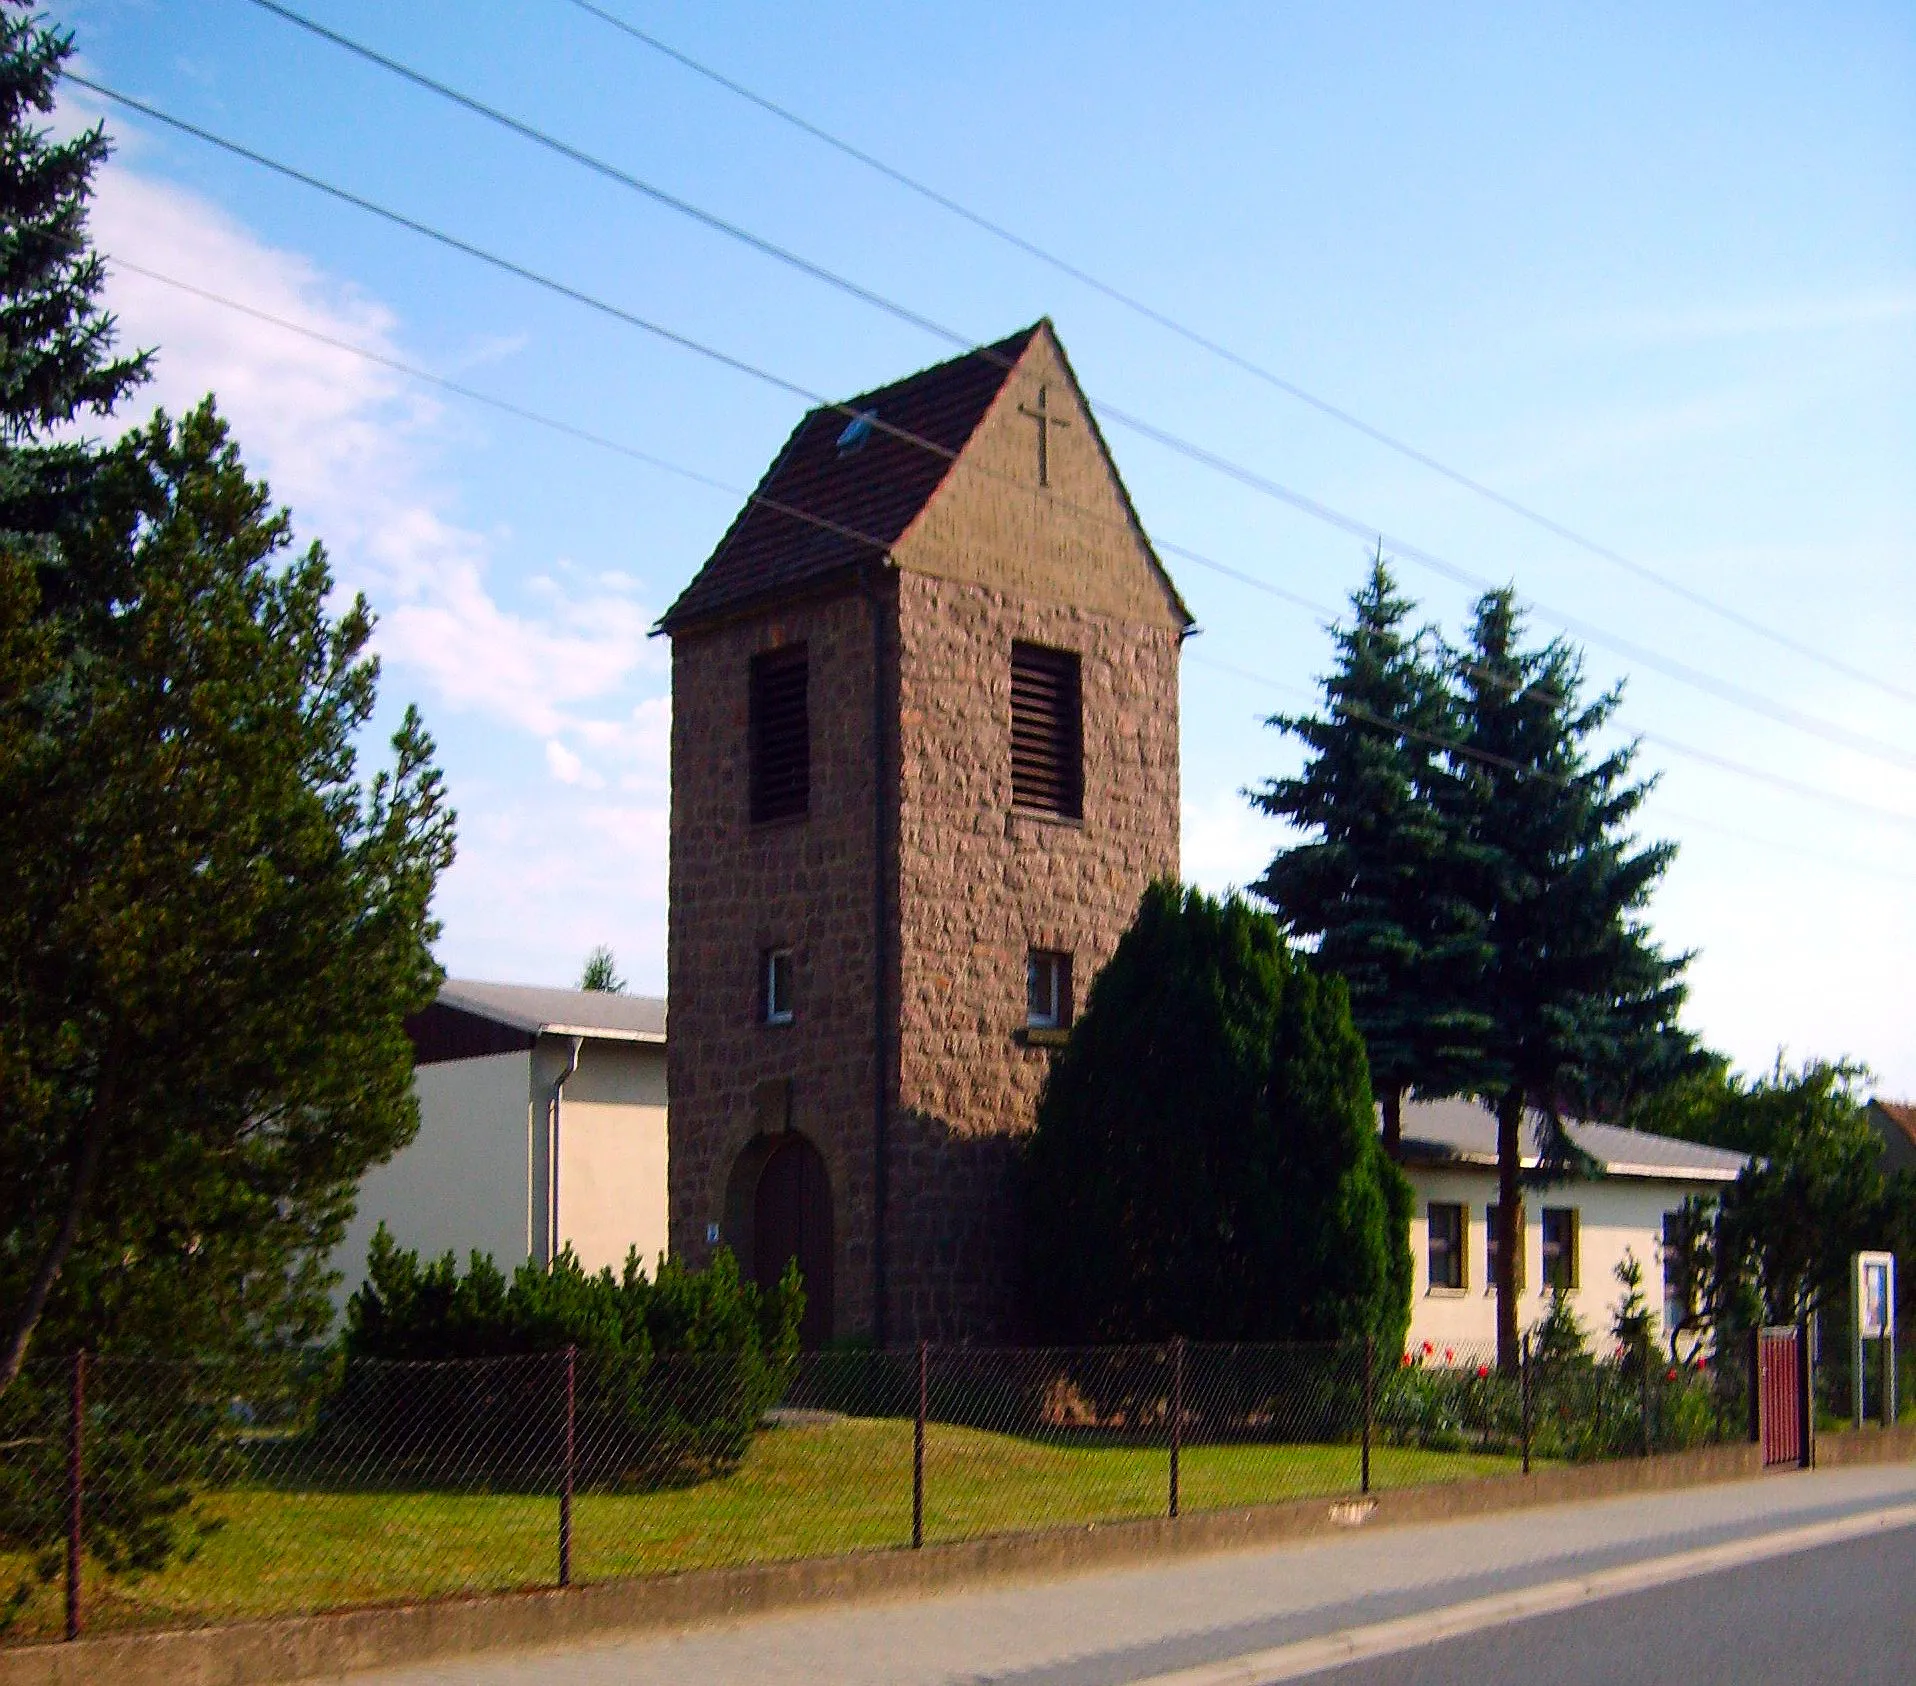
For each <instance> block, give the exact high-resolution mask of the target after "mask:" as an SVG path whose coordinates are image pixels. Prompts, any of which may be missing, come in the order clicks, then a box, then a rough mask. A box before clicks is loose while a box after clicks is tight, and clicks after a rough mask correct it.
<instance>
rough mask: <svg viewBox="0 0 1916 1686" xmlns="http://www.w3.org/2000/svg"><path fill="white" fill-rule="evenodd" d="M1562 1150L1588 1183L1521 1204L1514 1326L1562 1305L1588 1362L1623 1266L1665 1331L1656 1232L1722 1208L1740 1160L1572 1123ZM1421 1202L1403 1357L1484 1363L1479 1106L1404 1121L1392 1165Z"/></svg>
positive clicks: (1492, 1163)
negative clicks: (1587, 1162) (1630, 1267)
mask: <svg viewBox="0 0 1916 1686" xmlns="http://www.w3.org/2000/svg"><path fill="white" fill-rule="evenodd" d="M1537 1122H1538V1119H1537V1115H1535V1114H1532V1115H1531V1116H1530V1117H1529V1118H1527V1119H1526V1120H1525V1124H1524V1159H1523V1163H1524V1166H1525V1167H1526V1168H1527V1169H1534V1168H1535V1167H1536V1165H1537V1163H1538V1159H1537V1131H1536V1126H1537ZM1567 1129H1568V1131H1569V1135H1570V1139H1571V1141H1572V1142H1574V1143H1575V1144H1576V1146H1577V1147H1578V1148H1580V1149H1581V1150H1582V1151H1583V1152H1584V1153H1585V1154H1587V1155H1588V1156H1589V1157H1590V1159H1591V1160H1592V1161H1593V1163H1594V1166H1595V1171H1594V1174H1592V1175H1589V1176H1579V1177H1575V1178H1571V1179H1569V1180H1566V1181H1562V1182H1555V1183H1551V1184H1548V1185H1546V1186H1544V1187H1541V1188H1539V1187H1536V1186H1526V1187H1525V1189H1524V1191H1523V1210H1524V1223H1523V1228H1522V1232H1521V1240H1522V1249H1523V1251H1522V1258H1521V1262H1520V1265H1519V1270H1518V1281H1519V1284H1520V1287H1521V1299H1520V1310H1519V1313H1518V1322H1519V1325H1520V1326H1521V1327H1522V1328H1524V1329H1529V1328H1531V1327H1533V1326H1534V1325H1535V1324H1536V1322H1537V1321H1538V1319H1539V1318H1541V1317H1542V1316H1543V1314H1544V1313H1545V1312H1546V1311H1548V1310H1549V1309H1550V1299H1551V1294H1552V1291H1553V1289H1554V1288H1555V1287H1556V1286H1557V1285H1558V1284H1559V1283H1561V1284H1562V1285H1563V1286H1564V1287H1565V1288H1566V1289H1567V1290H1568V1294H1569V1303H1570V1305H1571V1306H1572V1307H1573V1308H1574V1309H1575V1311H1576V1313H1577V1316H1578V1318H1579V1319H1580V1320H1581V1321H1582V1323H1583V1326H1584V1328H1585V1329H1586V1330H1587V1331H1588V1332H1589V1334H1590V1338H1591V1345H1592V1347H1593V1349H1594V1350H1596V1351H1598V1352H1603V1351H1605V1350H1607V1349H1608V1347H1609V1344H1610V1323H1611V1319H1612V1317H1613V1316H1614V1315H1615V1313H1616V1309H1617V1306H1618V1304H1619V1303H1620V1302H1621V1300H1622V1298H1623V1289H1622V1287H1621V1286H1620V1285H1619V1283H1618V1281H1617V1276H1616V1271H1617V1266H1618V1265H1619V1264H1620V1263H1621V1262H1622V1260H1623V1257H1624V1254H1625V1253H1626V1252H1627V1253H1630V1254H1633V1255H1634V1256H1635V1258H1636V1260H1637V1263H1638V1264H1640V1265H1641V1266H1642V1267H1643V1296H1644V1298H1645V1300H1647V1301H1648V1302H1649V1305H1650V1307H1651V1309H1652V1310H1654V1311H1656V1312H1657V1313H1658V1316H1659V1328H1661V1327H1662V1326H1663V1325H1664V1324H1665V1323H1667V1319H1668V1311H1667V1309H1666V1305H1665V1302H1666V1298H1667V1295H1666V1293H1665V1282H1664V1275H1663V1225H1664V1219H1665V1218H1666V1217H1667V1216H1669V1215H1670V1214H1671V1213H1674V1212H1675V1211H1676V1210H1677V1209H1678V1208H1679V1207H1681V1206H1682V1204H1683V1202H1684V1200H1685V1199H1687V1198H1688V1197H1689V1196H1690V1195H1693V1194H1703V1195H1720V1194H1721V1193H1722V1192H1723V1191H1724V1189H1725V1187H1726V1186H1727V1185H1728V1184H1730V1183H1733V1182H1735V1181H1736V1179H1737V1176H1738V1174H1739V1173H1740V1172H1741V1171H1742V1169H1743V1167H1744V1164H1745V1162H1746V1161H1745V1160H1744V1157H1743V1155H1742V1154H1739V1153H1726V1152H1724V1151H1723V1150H1721V1149H1719V1148H1712V1147H1699V1146H1697V1145H1696V1144H1694V1143H1692V1142H1683V1141H1675V1140H1672V1139H1671V1138H1670V1137H1668V1136H1653V1135H1649V1134H1647V1133H1645V1132H1643V1131H1640V1130H1620V1129H1616V1128H1614V1127H1612V1126H1609V1125H1604V1124H1581V1123H1572V1124H1569V1125H1568V1126H1567ZM1400 1162H1401V1163H1402V1165H1403V1168H1404V1172H1405V1174H1406V1175H1407V1176H1408V1177H1409V1178H1410V1181H1411V1185H1412V1187H1413V1188H1415V1190H1416V1191H1417V1204H1416V1209H1415V1213H1414V1215H1413V1217H1412V1219H1411V1226H1410V1248H1411V1257H1412V1260H1413V1262H1414V1265H1415V1268H1416V1278H1415V1287H1414V1290H1413V1292H1412V1296H1411V1312H1410V1346H1411V1349H1412V1350H1413V1351H1416V1350H1418V1349H1420V1348H1421V1347H1422V1346H1423V1345H1424V1344H1425V1343H1429V1345H1430V1347H1431V1348H1432V1350H1433V1356H1434V1357H1436V1358H1437V1359H1438V1360H1439V1361H1440V1362H1441V1361H1443V1358H1444V1354H1445V1353H1446V1352H1449V1353H1452V1354H1454V1355H1455V1356H1454V1358H1453V1359H1452V1360H1451V1361H1452V1362H1457V1363H1462V1362H1465V1361H1466V1354H1468V1355H1469V1356H1470V1358H1471V1359H1475V1360H1481V1359H1483V1358H1484V1357H1486V1356H1487V1355H1488V1354H1489V1353H1491V1352H1492V1351H1494V1349H1495V1347H1496V1342H1497V1295H1496V1283H1495V1277H1494V1273H1493V1270H1492V1252H1491V1249H1492V1246H1493V1245H1494V1241H1495V1237H1496V1234H1497V1230H1498V1224H1497V1120H1496V1117H1495V1115H1494V1114H1493V1113H1492V1112H1491V1111H1490V1110H1489V1108H1487V1107H1485V1106H1483V1105H1481V1104H1479V1103H1478V1102H1475V1101H1466V1100H1449V1101H1413V1102H1411V1103H1409V1104H1407V1105H1406V1106H1405V1108H1404V1141H1403V1153H1402V1158H1401V1161H1400Z"/></svg>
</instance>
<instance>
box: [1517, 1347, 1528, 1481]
mask: <svg viewBox="0 0 1916 1686" xmlns="http://www.w3.org/2000/svg"><path fill="white" fill-rule="evenodd" d="M1517 1398H1518V1420H1519V1422H1520V1423H1521V1425H1522V1434H1523V1472H1524V1474H1525V1475H1528V1474H1529V1473H1530V1337H1529V1336H1528V1335H1525V1336H1524V1338H1523V1345H1522V1346H1521V1347H1520V1348H1518V1352H1517Z"/></svg>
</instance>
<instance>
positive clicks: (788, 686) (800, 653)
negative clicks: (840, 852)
mask: <svg viewBox="0 0 1916 1686" xmlns="http://www.w3.org/2000/svg"><path fill="white" fill-rule="evenodd" d="M806 674H807V664H806V658H805V646H804V645H803V644H795V645H792V646H791V647H789V648H787V649H783V650H768V651H767V652H766V653H765V654H764V655H760V656H754V657H753V658H752V675H751V703H750V721H749V728H748V729H749V733H750V739H751V780H750V783H751V804H752V819H753V821H754V822H757V821H761V820H789V819H802V818H804V816H805V813H806V811H807V809H808V808H809V807H810V804H811V795H812V726H811V716H810V714H809V713H808V711H807V709H806V704H805V681H806Z"/></svg>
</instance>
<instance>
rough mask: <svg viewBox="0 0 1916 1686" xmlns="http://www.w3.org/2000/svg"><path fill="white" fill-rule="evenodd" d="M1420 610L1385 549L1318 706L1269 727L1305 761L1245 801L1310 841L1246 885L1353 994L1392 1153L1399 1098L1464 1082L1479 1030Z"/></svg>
mask: <svg viewBox="0 0 1916 1686" xmlns="http://www.w3.org/2000/svg"><path fill="white" fill-rule="evenodd" d="M1413 608H1414V605H1413V604H1412V603H1411V602H1410V601H1409V600H1408V599H1406V598H1404V597H1403V596H1401V595H1400V594H1399V593H1398V590H1397V585H1396V582H1395V580H1393V579H1392V577H1391V574H1390V570H1389V568H1388V566H1387V565H1386V564H1385V561H1384V558H1383V552H1382V550H1381V549H1380V550H1379V552H1378V554H1377V556H1376V558H1375V559H1374V560H1373V562H1372V564H1371V572H1370V577H1369V579H1368V580H1367V581H1366V582H1365V584H1364V586H1363V587H1362V588H1361V589H1360V590H1359V591H1357V592H1356V593H1354V594H1353V595H1352V597H1351V620H1350V623H1349V624H1348V625H1346V626H1340V627H1338V628H1336V629H1335V634H1334V636H1335V639H1336V646H1337V667H1336V670H1335V671H1334V672H1333V673H1332V674H1331V675H1330V676H1329V677H1328V678H1327V679H1325V681H1324V704H1325V706H1324V712H1323V714H1322V715H1278V716H1273V717H1272V719H1271V721H1270V724H1271V725H1273V726H1276V727H1278V728H1279V729H1280V730H1282V731H1284V732H1286V733H1288V734H1290V735H1292V736H1294V737H1296V738H1298V739H1299V740H1300V741H1301V742H1302V743H1303V744H1304V745H1305V747H1306V749H1307V750H1308V751H1309V759H1308V760H1307V762H1306V764H1305V767H1304V770H1303V771H1302V772H1301V773H1300V774H1298V775H1297V776H1296V777H1295V778H1288V779H1273V780H1271V781H1269V782H1268V783H1267V784H1265V785H1264V787H1263V788H1262V789H1261V790H1259V791H1257V792H1255V793H1253V794H1252V796H1251V800H1252V802H1253V803H1254V804H1255V805H1256V806H1257V807H1259V808H1261V809H1262V810H1263V811H1264V812H1265V813H1267V814H1272V815H1275V816H1276V817H1278V818H1280V819H1284V820H1288V821H1289V822H1290V823H1291V824H1292V825H1294V826H1296V827H1298V828H1299V829H1300V830H1303V831H1306V832H1309V833H1313V834H1314V836H1313V837H1312V840H1311V841H1308V842H1305V843H1301V844H1299V845H1297V846H1296V847H1294V848H1290V849H1286V850H1284V851H1282V852H1280V853H1279V854H1278V855H1277V856H1276V858H1275V859H1273V860H1272V862H1271V865H1270V868H1269V870H1268V871H1267V872H1266V873H1265V875H1264V877H1263V878H1262V879H1261V880H1260V881H1259V882H1258V883H1257V884H1256V886H1254V888H1255V890H1256V892H1257V894H1259V895H1260V896H1262V897H1263V898H1264V899H1265V900H1266V901H1268V902H1270V903H1271V905H1272V906H1273V907H1275V908H1276V909H1277V913H1278V918H1279V920H1280V921H1281V923H1282V924H1283V925H1284V927H1285V929H1286V930H1288V931H1289V932H1291V933H1292V934H1294V935H1296V936H1302V937H1315V938H1317V939H1318V949H1317V959H1318V962H1319V964H1320V965H1321V966H1323V967H1325V968H1326V969H1328V970H1330V971H1332V972H1335V973H1336V974H1337V975H1338V976H1339V977H1341V978H1343V979H1344V981H1345V983H1346V985H1347V986H1348V987H1349V990H1350V1011H1351V1016H1352V1018H1353V1019H1354V1020H1355V1021H1356V1024H1357V1027H1358V1030H1359V1031H1360V1032H1361V1033H1362V1036H1363V1039H1364V1046H1365V1049H1366V1051H1367V1054H1368V1056H1369V1061H1370V1076H1371V1083H1372V1085H1373V1087H1374V1088H1375V1090H1376V1093H1377V1096H1378V1098H1379V1099H1380V1100H1381V1101H1382V1103H1383V1114H1384V1140H1385V1143H1386V1145H1387V1146H1388V1147H1389V1148H1390V1149H1391V1151H1393V1152H1394V1151H1395V1150H1396V1147H1397V1144H1398V1142H1399V1140H1400V1139H1401V1137H1402V1119H1403V1102H1404V1095H1405V1092H1406V1091H1407V1090H1409V1089H1411V1088H1413V1087H1414V1088H1416V1089H1419V1090H1421V1091H1423V1092H1426V1093H1432V1094H1449V1093H1455V1092H1456V1091H1457V1090H1459V1089H1461V1088H1463V1087H1465V1086H1467V1084H1468V1083H1469V1081H1470V1079H1471V1077H1472V1076H1473V1075H1474V1073H1475V1072H1476V1069H1477V1065H1478V1059H1479V1050H1480V1048H1481V1045H1482V1042H1483V1038H1484V1032H1485V1025H1484V1023H1483V1021H1482V1020H1481V1018H1480V1017H1479V1016H1478V1015H1477V1014H1476V1013H1475V1012H1474V1011H1473V1010H1472V1007H1471V1004H1470V1000H1469V993H1468V992H1469V989H1470V986H1471V984H1472V981H1473V979H1474V978H1475V976H1476V974H1477V973H1478V972H1479V971H1480V970H1481V968H1482V966H1483V964H1484V960H1485V951H1484V946H1483V941H1482V936H1481V928H1480V923H1479V921H1478V920H1477V919H1476V917H1475V914H1474V911H1473V909H1472V907H1471V904H1470V902H1469V901H1468V899H1467V898H1466V897H1465V896H1464V895H1463V894H1462V890H1463V887H1464V886H1463V876H1462V873H1463V868H1462V862H1461V861H1460V859H1459V857H1458V846H1457V845H1458V828H1457V825H1456V823H1455V816H1456V813H1457V806H1458V801H1457V796H1458V792H1457V788H1456V783H1457V781H1456V779H1455V778H1454V776H1453V775H1452V773H1451V771H1450V769H1449V766H1448V765H1447V763H1446V761H1445V759H1444V754H1443V745H1444V744H1445V742H1446V740H1447V739H1449V738H1450V737H1451V735H1452V733H1453V731H1454V729H1455V721H1454V719H1453V711H1452V707H1451V701H1450V696H1449V692H1448V688H1447V683H1446V675H1445V672H1444V670H1443V664H1442V662H1441V660H1440V659H1438V658H1437V657H1436V656H1435V655H1434V654H1433V645H1434V642H1435V639H1434V635H1433V634H1432V633H1430V632H1429V631H1428V630H1427V629H1426V630H1425V631H1422V632H1410V631H1408V630H1407V626H1406V623H1407V622H1408V619H1409V617H1410V615H1411V613H1412V611H1413Z"/></svg>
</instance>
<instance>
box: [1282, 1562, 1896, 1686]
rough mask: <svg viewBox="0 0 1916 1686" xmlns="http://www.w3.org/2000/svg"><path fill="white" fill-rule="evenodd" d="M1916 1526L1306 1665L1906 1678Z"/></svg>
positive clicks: (1472, 1672)
mask: <svg viewBox="0 0 1916 1686" xmlns="http://www.w3.org/2000/svg"><path fill="white" fill-rule="evenodd" d="M1912 1589H1916V1528H1903V1529H1900V1530H1898V1531H1896V1532H1894V1533H1888V1534H1882V1535H1878V1536H1876V1537H1874V1538H1871V1539H1864V1540H1851V1541H1847V1542H1845V1543H1843V1544H1840V1545H1833V1546H1825V1547H1822V1548H1821V1549H1818V1550H1812V1551H1804V1552H1798V1553H1794V1554H1792V1555H1790V1556H1787V1557H1774V1558H1770V1559H1767V1560H1765V1561H1763V1562H1759V1563H1751V1564H1746V1565H1744V1566H1742V1567H1740V1568H1736V1569H1728V1570H1724V1571H1722V1572H1720V1573H1718V1574H1714V1575H1702V1576H1698V1577H1697V1578H1696V1579H1694V1580H1685V1581H1681V1582H1678V1583H1676V1584H1674V1585H1671V1586H1667V1587H1659V1588H1657V1589H1656V1590H1655V1591H1653V1592H1641V1593H1634V1594H1629V1595H1626V1596H1623V1597H1619V1598H1610V1599H1605V1600H1603V1601H1601V1602H1599V1603H1594V1604H1586V1605H1584V1606H1582V1607H1581V1608H1579V1609H1576V1610H1571V1611H1567V1612H1565V1613H1563V1614H1561V1615H1555V1616H1540V1617H1537V1618H1535V1619H1533V1620H1530V1621H1521V1622H1511V1623H1508V1624H1506V1625H1505V1626H1502V1627H1496V1628H1487V1629H1485V1630H1484V1631H1483V1632H1481V1633H1473V1634H1466V1635H1464V1636H1463V1637H1461V1638H1458V1639H1452V1640H1446V1641H1444V1642H1443V1643H1441V1644H1437V1645H1432V1646H1430V1647H1428V1648H1427V1649H1425V1650H1421V1651H1404V1652H1399V1653H1398V1654H1397V1655H1395V1656H1389V1657H1380V1658H1378V1659H1376V1660H1374V1661H1371V1662H1366V1663H1355V1664H1352V1665H1350V1666H1348V1667H1345V1668H1339V1669H1332V1670H1328V1671H1326V1672H1325V1673H1322V1674H1315V1675H1312V1676H1310V1677H1309V1678H1310V1679H1311V1681H1312V1682H1313V1686H1315V1683H1318V1682H1321V1683H1322V1686H1453V1683H1454V1686H1499V1683H1503V1682H1509V1683H1511V1686H1517V1683H1519V1682H1521V1683H1522V1686H1540V1683H1544V1682H1548V1683H1550V1686H1635V1683H1636V1682H1643V1683H1644V1686H1651V1683H1654V1686H1671V1683H1673V1682H1682V1683H1683V1686H1718V1683H1722V1686H1769V1683H1770V1682H1776V1683H1777V1686H1783V1683H1785V1682H1787V1683H1788V1686H1815V1683H1820V1682H1826V1681H1827V1682H1842V1683H1844V1686H1851V1683H1855V1686H1875V1683H1877V1682H1881V1683H1882V1686H1909V1683H1910V1682H1911V1681H1916V1597H1912Z"/></svg>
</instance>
